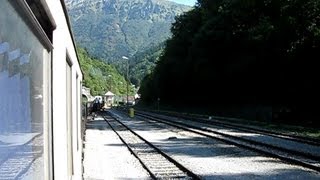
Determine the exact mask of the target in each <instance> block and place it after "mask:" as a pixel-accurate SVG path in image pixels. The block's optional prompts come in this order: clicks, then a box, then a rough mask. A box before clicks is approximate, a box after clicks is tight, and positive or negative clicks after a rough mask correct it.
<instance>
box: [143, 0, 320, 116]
mask: <svg viewBox="0 0 320 180" xmlns="http://www.w3.org/2000/svg"><path fill="white" fill-rule="evenodd" d="M198 2H199V3H198V5H197V7H195V8H194V9H193V10H191V11H189V12H188V13H186V14H183V15H181V16H179V17H178V18H177V19H176V22H175V23H174V24H173V26H172V28H171V32H172V34H173V36H172V38H171V39H169V40H168V41H167V42H166V47H165V49H164V52H163V55H162V56H161V58H160V60H159V63H158V64H157V66H156V69H155V70H154V72H153V73H151V74H150V75H149V76H148V77H146V78H145V79H144V81H143V83H142V87H141V89H140V92H141V93H142V98H143V99H144V101H145V102H149V103H153V102H155V101H156V100H157V98H158V97H159V98H160V99H161V103H163V104H170V105H175V106H180V107H181V106H185V107H196V106H198V107H212V109H214V108H213V107H243V106H252V107H258V106H263V107H270V108H271V109H272V112H275V111H277V109H279V108H283V107H285V109H286V111H288V112H291V114H293V116H292V118H291V119H290V121H295V120H296V121H301V120H303V121H305V122H307V121H314V119H313V118H314V117H319V115H317V114H318V113H316V112H317V109H316V108H315V106H313V104H317V103H318V102H319V95H318V94H319V92H320V91H319V90H320V89H319V86H318V85H317V84H318V82H319V77H320V76H319V70H317V67H318V66H317V65H316V62H317V60H318V59H320V54H319V52H320V1H319V0H309V1H305V0H293V1H284V0H249V1H248V0H215V1H213V0H198ZM295 113H296V114H295Z"/></svg>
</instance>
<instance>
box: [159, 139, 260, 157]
mask: <svg viewBox="0 0 320 180" xmlns="http://www.w3.org/2000/svg"><path fill="white" fill-rule="evenodd" d="M155 144H156V145H157V146H158V147H161V149H163V150H165V151H170V153H173V154H176V155H179V154H180V155H188V156H195V157H254V156H261V155H257V154H255V153H252V152H250V151H246V150H243V149H240V148H239V147H236V146H233V145H227V144H225V143H223V142H220V141H215V140H210V139H207V138H205V137H193V138H183V139H179V138H176V139H170V140H169V139H167V140H163V143H155Z"/></svg>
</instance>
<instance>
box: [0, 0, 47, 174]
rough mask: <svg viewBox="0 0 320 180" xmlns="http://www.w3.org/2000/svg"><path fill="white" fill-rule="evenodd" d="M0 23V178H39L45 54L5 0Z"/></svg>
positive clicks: (0, 6)
mask: <svg viewBox="0 0 320 180" xmlns="http://www.w3.org/2000/svg"><path fill="white" fill-rule="evenodd" d="M17 9H18V8H17ZM0 27H1V29H0V179H43V171H44V170H43V167H44V161H43V124H44V123H45V121H46V120H45V119H44V118H43V117H44V116H43V112H44V104H43V103H44V97H43V95H44V93H43V92H44V91H45V90H44V89H43V87H46V86H44V83H48V81H47V80H46V81H44V79H43V73H44V72H43V69H44V68H46V67H44V64H45V63H44V62H46V61H49V58H50V53H49V52H48V51H47V50H46V49H45V48H44V47H43V45H42V44H41V43H40V41H39V39H38V37H36V36H35V34H34V33H33V32H32V30H31V29H30V28H29V26H27V24H26V19H25V18H24V19H23V18H21V16H20V15H19V14H18V12H17V11H16V9H15V8H14V7H13V6H12V4H11V3H9V1H8V0H1V2H0Z"/></svg>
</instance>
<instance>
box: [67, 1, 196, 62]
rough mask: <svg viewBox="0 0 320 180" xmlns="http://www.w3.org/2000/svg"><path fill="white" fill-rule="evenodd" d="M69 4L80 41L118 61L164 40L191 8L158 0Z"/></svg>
mask: <svg viewBox="0 0 320 180" xmlns="http://www.w3.org/2000/svg"><path fill="white" fill-rule="evenodd" d="M67 7H68V13H69V15H70V20H71V25H72V27H73V30H74V34H75V37H76V41H77V43H78V44H79V45H80V46H81V47H85V48H86V49H87V50H88V52H89V53H90V54H92V55H94V56H95V57H99V58H102V59H104V60H108V62H111V63H116V64H120V63H117V62H118V61H119V60H121V57H122V56H124V55H125V56H128V57H129V58H131V57H132V56H133V55H134V54H135V53H136V52H143V51H145V50H147V49H149V48H150V47H153V46H156V45H157V44H159V43H161V42H163V41H165V40H166V39H167V38H169V37H170V25H171V23H172V22H173V21H174V17H175V16H176V15H178V14H181V13H183V12H185V11H188V10H189V9H191V7H189V6H184V5H180V4H175V3H172V2H169V1H158V0H157V1H154V0H152V1H151V0H122V1H96V0H86V1H78V0H67Z"/></svg>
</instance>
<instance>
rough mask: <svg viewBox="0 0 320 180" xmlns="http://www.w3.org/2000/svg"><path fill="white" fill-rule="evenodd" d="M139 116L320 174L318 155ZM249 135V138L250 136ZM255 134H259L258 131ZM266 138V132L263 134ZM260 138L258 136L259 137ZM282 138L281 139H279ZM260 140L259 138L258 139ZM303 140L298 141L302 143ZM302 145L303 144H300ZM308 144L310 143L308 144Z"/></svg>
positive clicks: (188, 123) (196, 125) (229, 134)
mask: <svg viewBox="0 0 320 180" xmlns="http://www.w3.org/2000/svg"><path fill="white" fill-rule="evenodd" d="M136 115H137V116H139V117H141V118H143V119H144V120H147V121H156V122H160V123H164V124H167V125H170V126H174V127H176V128H179V129H183V130H186V131H189V132H193V133H196V134H199V135H202V136H206V137H209V138H213V139H217V140H220V141H223V142H225V143H228V144H233V145H236V146H239V147H243V148H246V149H250V150H253V151H256V152H258V153H262V154H264V155H267V156H270V157H275V158H278V159H281V160H284V161H287V162H289V163H292V164H296V165H300V166H303V167H306V168H310V169H313V170H316V171H318V172H320V157H319V155H318V154H317V153H310V152H304V151H303V149H300V150H301V151H300V150H295V149H290V148H287V147H286V146H285V145H283V146H279V145H277V146H276V145H272V144H271V143H270V142H263V141H259V140H253V139H252V138H251V139H248V138H246V137H240V136H237V135H233V134H232V133H227V132H221V131H219V130H213V129H212V128H206V127H204V126H203V124H202V126H201V125H199V124H197V123H190V121H187V122H183V121H182V120H180V121H179V120H172V119H169V118H164V117H158V116H156V115H150V114H149V113H148V114H145V113H140V112H138V113H136ZM246 133H247V137H248V136H250V135H248V132H246ZM255 133H259V132H258V131H256V132H255ZM261 134H262V135H264V136H266V132H263V133H261ZM257 137H258V136H257ZM277 138H281V137H277ZM257 139H258V138H257ZM283 140H284V142H290V141H294V140H288V139H287V138H284V139H283ZM300 141H301V140H299V141H297V142H300ZM300 143H301V142H300ZM307 144H308V143H307ZM312 146H313V147H315V148H316V149H317V148H320V147H318V146H315V145H312ZM318 152H319V151H318Z"/></svg>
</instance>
